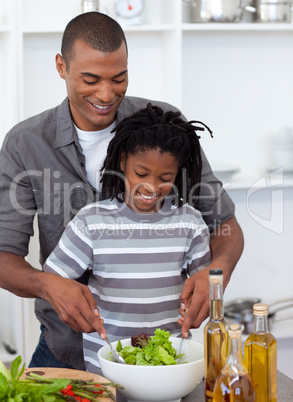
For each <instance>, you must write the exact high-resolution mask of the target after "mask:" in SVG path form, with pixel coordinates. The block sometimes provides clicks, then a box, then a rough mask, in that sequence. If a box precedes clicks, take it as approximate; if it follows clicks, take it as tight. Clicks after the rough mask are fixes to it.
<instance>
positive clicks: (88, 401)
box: [82, 398, 91, 402]
mask: <svg viewBox="0 0 293 402" xmlns="http://www.w3.org/2000/svg"><path fill="white" fill-rule="evenodd" d="M82 402H91V401H90V400H89V399H87V398H83V400H82Z"/></svg>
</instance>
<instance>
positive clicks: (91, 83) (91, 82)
mask: <svg viewBox="0 0 293 402" xmlns="http://www.w3.org/2000/svg"><path fill="white" fill-rule="evenodd" d="M83 82H84V83H85V84H87V85H95V84H96V83H97V81H87V80H83Z"/></svg>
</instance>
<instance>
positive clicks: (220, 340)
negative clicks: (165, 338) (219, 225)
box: [204, 269, 228, 402]
mask: <svg viewBox="0 0 293 402" xmlns="http://www.w3.org/2000/svg"><path fill="white" fill-rule="evenodd" d="M209 283H210V319H209V321H208V322H207V324H206V326H205V328H204V357H205V400H206V402H212V401H213V391H214V385H215V381H216V378H217V376H218V375H219V373H220V371H221V369H222V367H223V365H224V363H225V361H226V357H227V347H228V342H227V328H226V325H227V324H226V322H225V320H224V314H223V313H224V311H223V310H224V308H223V271H222V270H221V269H211V270H210V272H209Z"/></svg>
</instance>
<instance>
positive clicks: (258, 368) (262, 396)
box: [244, 303, 277, 402]
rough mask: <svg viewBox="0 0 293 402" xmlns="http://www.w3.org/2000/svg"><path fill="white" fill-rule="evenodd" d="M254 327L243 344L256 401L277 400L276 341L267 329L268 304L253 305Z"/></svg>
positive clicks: (269, 401) (272, 401) (267, 401)
mask: <svg viewBox="0 0 293 402" xmlns="http://www.w3.org/2000/svg"><path fill="white" fill-rule="evenodd" d="M253 316H254V327H253V332H252V333H251V334H250V335H249V337H248V338H247V340H246V342H245V346H244V361H245V365H246V368H247V370H248V372H249V374H250V375H251V377H252V379H253V382H254V385H255V392H256V398H257V402H275V401H277V341H276V339H275V338H274V336H273V335H272V334H271V333H270V332H269V330H268V305H267V304H264V303H256V304H254V306H253Z"/></svg>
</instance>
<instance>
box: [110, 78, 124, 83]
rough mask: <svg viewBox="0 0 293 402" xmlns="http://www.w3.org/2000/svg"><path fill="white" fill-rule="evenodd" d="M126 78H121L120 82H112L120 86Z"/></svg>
mask: <svg viewBox="0 0 293 402" xmlns="http://www.w3.org/2000/svg"><path fill="white" fill-rule="evenodd" d="M125 80H126V78H125V77H124V78H122V79H121V80H113V82H115V83H116V84H122V83H123V82H125Z"/></svg>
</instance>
